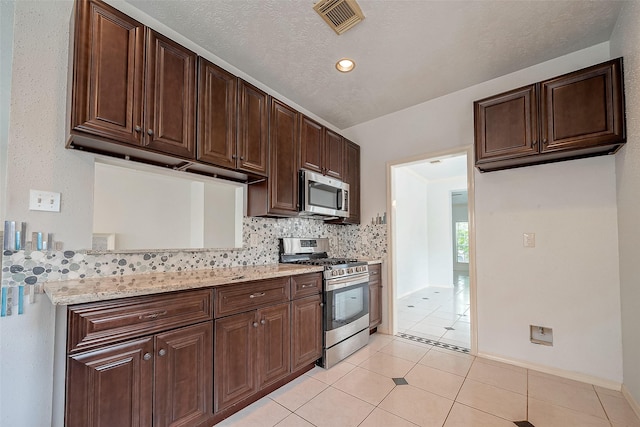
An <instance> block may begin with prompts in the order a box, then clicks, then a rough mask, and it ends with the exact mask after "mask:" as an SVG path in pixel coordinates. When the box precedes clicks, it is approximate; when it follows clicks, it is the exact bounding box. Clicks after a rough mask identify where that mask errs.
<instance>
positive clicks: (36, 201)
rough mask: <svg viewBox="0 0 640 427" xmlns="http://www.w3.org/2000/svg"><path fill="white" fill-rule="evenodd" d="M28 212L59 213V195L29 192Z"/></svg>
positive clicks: (48, 192) (35, 191)
mask: <svg viewBox="0 0 640 427" xmlns="http://www.w3.org/2000/svg"><path fill="white" fill-rule="evenodd" d="M29 210H30V211H47V212H60V193H55V192H52V191H41V190H29Z"/></svg>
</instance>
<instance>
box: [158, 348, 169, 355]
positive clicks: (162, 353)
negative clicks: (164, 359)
mask: <svg viewBox="0 0 640 427" xmlns="http://www.w3.org/2000/svg"><path fill="white" fill-rule="evenodd" d="M165 354H167V350H165V349H164V348H161V349H160V351H159V352H158V356H164V355H165Z"/></svg>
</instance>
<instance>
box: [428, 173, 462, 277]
mask: <svg viewBox="0 0 640 427" xmlns="http://www.w3.org/2000/svg"><path fill="white" fill-rule="evenodd" d="M427 187H428V197H429V207H428V209H427V223H428V224H429V286H440V287H449V288H450V287H452V286H453V242H452V237H451V236H452V235H451V229H452V211H451V191H453V190H464V189H466V188H467V177H466V176H459V177H452V178H448V179H440V180H435V181H429V185H428V186H427Z"/></svg>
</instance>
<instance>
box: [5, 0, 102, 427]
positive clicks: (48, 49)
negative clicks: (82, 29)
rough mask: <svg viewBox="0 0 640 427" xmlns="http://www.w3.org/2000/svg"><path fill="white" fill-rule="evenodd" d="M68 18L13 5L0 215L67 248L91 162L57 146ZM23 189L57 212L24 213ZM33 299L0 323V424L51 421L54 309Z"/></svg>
mask: <svg viewBox="0 0 640 427" xmlns="http://www.w3.org/2000/svg"><path fill="white" fill-rule="evenodd" d="M3 12H4V10H3ZM70 15H71V2H63V1H56V2H29V1H17V2H15V15H14V34H13V37H14V39H13V54H14V55H13V63H12V82H11V116H10V122H9V133H8V149H7V169H6V171H7V179H6V182H5V185H6V193H5V194H6V218H10V219H12V220H16V221H27V223H28V225H29V228H28V229H29V231H34V230H35V231H44V232H53V233H54V234H55V238H56V240H61V241H63V242H64V244H65V247H67V248H69V247H88V245H89V243H90V241H91V240H90V239H91V214H92V210H91V194H92V193H91V192H92V183H93V179H92V176H93V166H92V160H91V158H90V157H89V156H83V155H82V154H78V153H69V152H67V151H65V149H64V142H65V122H66V119H65V104H66V81H67V51H68V44H69V34H68V31H69V25H68V24H69V17H70ZM3 52H4V47H3ZM3 54H4V53H3ZM3 58H4V57H3ZM29 189H38V190H52V191H59V192H61V193H62V202H61V212H60V213H49V212H30V211H29V210H28V199H29ZM38 300H39V301H38V303H37V304H33V305H28V306H27V307H25V314H24V315H22V316H12V317H8V318H3V319H2V321H0V324H1V327H2V332H1V335H2V343H1V345H0V358H1V360H2V363H0V406H1V408H2V409H1V410H0V414H1V417H2V418H0V425H3V426H5V425H6V426H46V425H49V424H50V423H51V421H50V419H51V408H52V403H51V396H52V376H53V340H54V324H55V310H54V307H53V306H52V305H51V304H49V303H48V300H47V299H46V297H45V296H44V295H39V296H38Z"/></svg>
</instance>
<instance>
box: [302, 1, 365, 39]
mask: <svg viewBox="0 0 640 427" xmlns="http://www.w3.org/2000/svg"><path fill="white" fill-rule="evenodd" d="M313 9H314V10H315V11H316V12H318V15H320V16H321V17H322V19H324V21H325V22H326V23H327V24H328V25H329V26H330V27H331V28H332V29H333V31H335V32H336V34H338V35H340V34H342V33H344V32H345V31H347V30H348V29H350V28H352V27H353V26H354V25H356V24H357V23H358V22H360V21H362V20H363V19H364V14H363V13H362V10H361V9H360V6H359V5H358V3H356V0H320V1H319V2H318V3H316V4H315V5H314V6H313Z"/></svg>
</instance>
